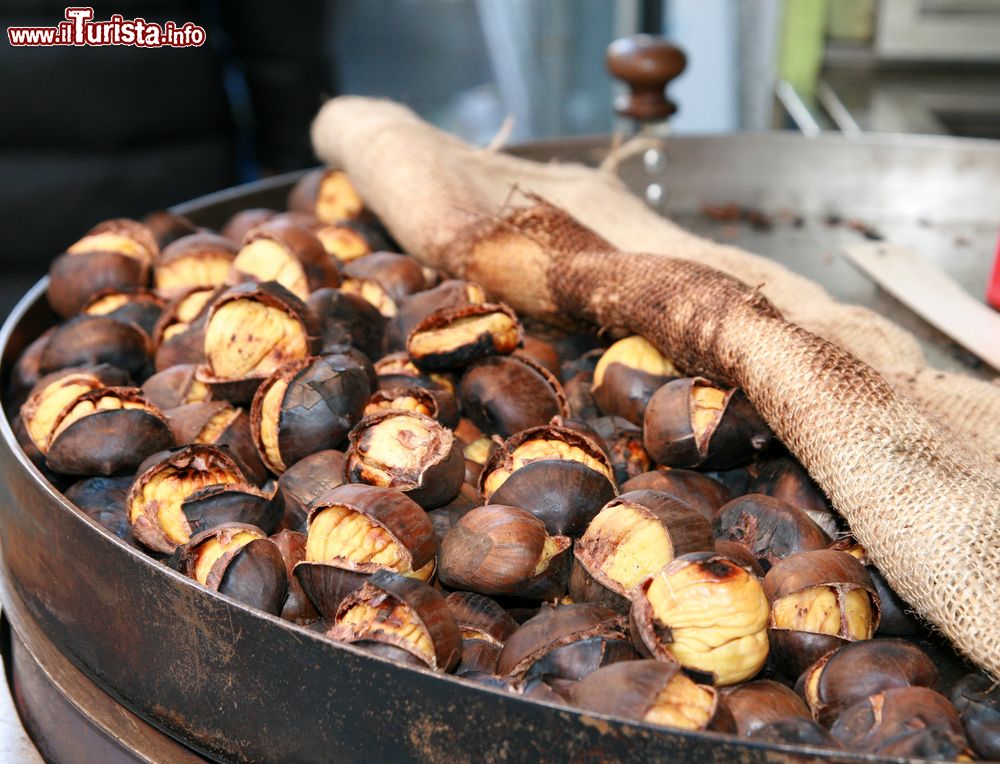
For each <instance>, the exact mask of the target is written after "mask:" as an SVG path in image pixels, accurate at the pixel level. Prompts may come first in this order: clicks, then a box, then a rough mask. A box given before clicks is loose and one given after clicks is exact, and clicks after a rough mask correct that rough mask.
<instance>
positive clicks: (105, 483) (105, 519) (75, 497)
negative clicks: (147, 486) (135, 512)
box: [64, 475, 132, 539]
mask: <svg viewBox="0 0 1000 764" xmlns="http://www.w3.org/2000/svg"><path fill="white" fill-rule="evenodd" d="M131 485H132V476H131V475H128V476H124V477H92V478H86V479H84V480H80V481H78V482H76V483H74V484H73V485H71V486H70V487H69V488H68V489H67V490H66V492H65V494H64V495H65V496H66V498H67V499H69V500H70V501H71V502H73V504H75V505H76V506H77V508H79V509H80V511H81V512H83V513H84V514H85V515H87V516H88V517H89V518H90V519H91V520H94V521H95V522H97V523H98V524H99V525H101V526H102V527H104V528H105V529H106V530H108V531H109V532H111V533H113V534H114V535H116V536H117V537H118V538H120V539H124V538H127V537H128V535H129V533H130V532H131V531H132V526H131V525H130V524H129V521H128V513H127V512H126V511H125V497H126V496H128V489H129V488H130V487H131Z"/></svg>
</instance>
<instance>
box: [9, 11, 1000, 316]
mask: <svg viewBox="0 0 1000 764" xmlns="http://www.w3.org/2000/svg"><path fill="white" fill-rule="evenodd" d="M64 9H65V0H61V2H57V0H5V1H4V2H3V3H2V5H0V19H2V23H3V25H4V26H5V27H7V26H12V25H54V24H56V23H58V22H59V21H60V20H62V19H63V12H64ZM112 13H119V14H121V15H123V16H124V17H125V18H134V17H138V16H141V17H143V18H145V19H147V20H149V21H159V22H162V21H164V20H167V19H171V20H174V21H176V22H181V23H182V22H185V21H193V22H195V23H198V24H201V25H202V26H204V27H205V28H206V30H207V33H208V43H207V44H206V45H205V46H204V47H201V48H186V49H166V48H165V49H159V50H145V49H139V48H132V47H102V48H93V47H82V48H72V47H54V48H14V47H12V46H11V45H10V44H9V42H8V41H7V40H6V35H5V39H4V41H3V43H2V45H0V71H2V72H3V73H4V76H3V77H2V78H0V103H2V104H3V109H4V116H3V119H0V178H3V180H4V184H3V190H2V191H0V225H2V227H3V231H4V237H3V242H4V245H3V248H2V250H0V257H2V260H0V263H2V268H3V272H4V279H3V281H2V283H0V310H3V312H4V313H6V311H7V309H9V307H10V305H11V304H12V302H13V300H14V299H15V298H16V296H17V295H19V294H20V293H21V292H23V290H24V288H25V287H26V286H27V285H28V284H30V283H31V282H32V281H33V280H35V279H36V278H37V277H38V276H39V275H41V274H42V273H44V272H45V270H46V269H47V267H48V263H49V261H50V260H51V259H52V258H53V257H54V256H56V255H57V254H58V253H59V252H60V251H62V249H63V248H65V247H66V246H68V245H69V244H70V243H72V242H73V241H74V240H76V239H77V238H78V237H79V236H80V235H82V234H83V233H84V232H85V231H86V230H87V229H88V228H90V227H91V226H92V225H93V224H95V223H97V222H98V221H100V220H102V219H104V218H108V217H117V216H129V217H140V216H142V215H143V214H145V213H146V212H149V211H151V210H155V209H159V208H163V207H167V206H169V205H171V204H174V203H177V202H180V201H183V200H186V199H190V198H193V197H196V196H199V195H201V194H204V193H208V192H211V191H214V190H217V189H220V188H225V187H227V186H231V185H234V184H236V183H240V182H246V181H249V180H253V179H256V178H258V177H261V176H262V175H266V174H270V173H276V172H284V171H288V170H293V169H298V168H302V167H307V166H310V165H312V164H314V163H315V160H314V158H313V155H312V151H311V148H310V146H309V141H308V128H309V123H310V121H311V119H312V117H313V115H314V114H315V113H316V111H317V109H318V108H319V106H320V105H321V103H322V101H323V100H324V99H325V98H327V97H329V96H332V95H335V94H337V93H346V92H349V93H361V94H368V95H379V96H385V97H389V98H394V99H397V100H400V101H403V102H405V103H407V104H409V105H411V106H412V107H413V108H414V109H416V110H417V111H418V112H419V113H420V114H421V115H423V116H424V117H425V118H427V119H429V120H431V121H432V122H434V123H436V124H438V125H440V126H442V127H443V128H445V129H447V130H450V131H453V132H455V133H457V134H459V135H461V136H462V137H464V138H466V139H468V140H471V141H474V142H478V143H486V142H487V141H489V140H490V139H491V138H492V137H493V136H494V135H495V134H496V132H497V130H498V129H499V127H500V125H501V124H502V122H503V120H504V119H505V117H506V116H508V115H511V116H513V117H514V127H513V132H512V135H511V140H512V141H519V140H530V139H535V138H543V137H553V136H568V135H574V134H595V133H607V132H610V131H611V130H613V129H614V128H615V127H616V126H617V125H616V123H615V120H614V119H613V115H612V110H611V106H610V104H611V98H612V95H613V90H614V86H613V85H612V83H611V81H610V78H609V77H608V75H607V74H606V73H605V70H604V61H603V55H604V49H605V47H606V46H607V44H608V43H609V42H610V41H611V40H613V39H614V38H616V37H618V36H622V35H626V34H631V33H634V32H637V31H651V32H661V33H665V34H667V35H668V36H669V37H671V38H672V39H674V40H675V41H676V42H678V43H679V44H680V45H681V46H682V47H684V48H685V49H686V50H687V51H688V53H689V65H688V69H687V71H686V72H685V73H684V74H683V75H682V76H681V77H680V78H679V79H678V80H677V82H676V83H675V84H674V85H672V91H671V92H672V95H673V98H674V99H675V100H676V101H677V102H678V103H679V104H680V107H681V108H680V112H679V114H678V115H677V116H676V117H675V118H674V120H673V121H672V129H674V130H676V131H678V132H722V131H732V130H739V129H770V128H776V127H777V128H789V129H799V130H803V131H805V132H815V131H819V130H825V129H836V130H842V131H848V132H850V131H857V130H876V131H899V132H925V133H935V132H936V133H949V134H958V135H969V136H984V137H997V135H998V134H1000V128H998V125H1000V119H998V116H1000V87H998V85H1000V75H998V69H997V62H998V61H1000V0H544V1H543V0H289V1H287V2H282V3H274V2H265V1H264V0H117V2H113V3H106V2H103V3H98V4H96V5H95V18H96V19H97V20H103V19H107V18H108V17H109V16H110V15H111V14H112Z"/></svg>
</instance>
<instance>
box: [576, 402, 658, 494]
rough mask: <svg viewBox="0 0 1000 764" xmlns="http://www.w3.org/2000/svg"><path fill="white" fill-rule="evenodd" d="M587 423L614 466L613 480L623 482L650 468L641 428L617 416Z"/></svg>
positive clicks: (651, 464) (651, 461) (651, 463)
mask: <svg viewBox="0 0 1000 764" xmlns="http://www.w3.org/2000/svg"><path fill="white" fill-rule="evenodd" d="M568 422H569V420H567V424H568ZM589 424H590V427H591V429H592V430H593V432H594V433H595V434H596V435H597V437H598V438H600V441H601V444H602V445H603V446H604V450H605V452H606V453H607V455H608V458H609V459H610V460H611V466H612V467H613V468H614V471H615V480H617V481H618V482H619V483H625V482H627V481H628V480H630V479H632V478H634V477H636V476H638V475H641V474H643V473H644V472H647V471H648V470H649V469H651V468H652V466H653V460H652V459H650V458H649V454H647V453H646V447H645V446H644V445H643V444H642V429H641V428H639V427H636V426H635V425H634V424H632V423H631V422H629V421H628V420H627V419H622V418H621V417H618V416H605V417H599V418H597V419H592V420H590V423H589Z"/></svg>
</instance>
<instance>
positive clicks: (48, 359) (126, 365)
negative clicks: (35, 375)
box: [38, 316, 152, 382]
mask: <svg viewBox="0 0 1000 764" xmlns="http://www.w3.org/2000/svg"><path fill="white" fill-rule="evenodd" d="M151 354H152V345H151V343H150V339H149V336H148V335H147V334H146V333H145V332H144V331H143V330H142V329H140V328H139V327H138V326H136V325H135V324H131V323H127V322H125V321H119V320H117V319H115V318H108V317H107V316H77V317H76V318H71V319H70V320H69V321H67V322H65V323H64V324H62V325H60V326H58V327H56V330H55V331H54V332H53V333H52V335H51V336H50V337H49V340H48V342H46V343H45V348H44V349H43V350H42V353H41V357H40V358H39V362H38V371H39V373H41V374H48V373H50V372H53V371H58V370H59V369H65V368H68V367H71V366H98V365H100V364H104V363H106V364H108V365H110V366H115V367H117V368H119V369H121V370H122V371H124V372H126V373H127V374H128V375H129V376H130V377H131V378H132V379H133V380H135V381H137V382H140V381H142V380H143V379H145V378H146V377H147V376H148V374H149V372H150V371H151V365H152V364H151V361H152V356H151Z"/></svg>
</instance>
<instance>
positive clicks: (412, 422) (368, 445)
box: [344, 411, 465, 509]
mask: <svg viewBox="0 0 1000 764" xmlns="http://www.w3.org/2000/svg"><path fill="white" fill-rule="evenodd" d="M349 440H350V447H349V448H348V450H347V459H346V462H345V464H344V474H345V475H346V477H347V479H348V480H349V481H350V482H352V483H367V484H369V485H378V486H382V487H384V488H394V489H396V490H398V491H403V492H404V493H406V494H407V495H408V496H410V497H411V498H412V499H413V500H414V501H416V502H417V503H418V504H420V506H422V507H424V508H425V509H433V508H434V507H440V506H442V505H444V504H447V503H448V502H449V501H451V500H452V499H454V498H455V496H456V495H457V494H458V491H459V489H460V488H461V486H462V480H463V478H464V476H465V458H464V456H463V455H462V449H461V447H460V446H459V444H458V442H457V441H456V440H455V436H454V434H453V433H452V432H451V430H449V429H448V428H447V427H444V426H443V425H441V423H440V422H438V421H437V420H436V419H431V418H430V417H428V416H424V415H423V414H416V413H409V412H403V411H383V412H380V413H378V414H372V415H370V416H367V417H365V418H364V419H362V420H361V422H359V423H358V425H357V426H356V427H355V428H354V429H353V430H351V432H350V435H349Z"/></svg>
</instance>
